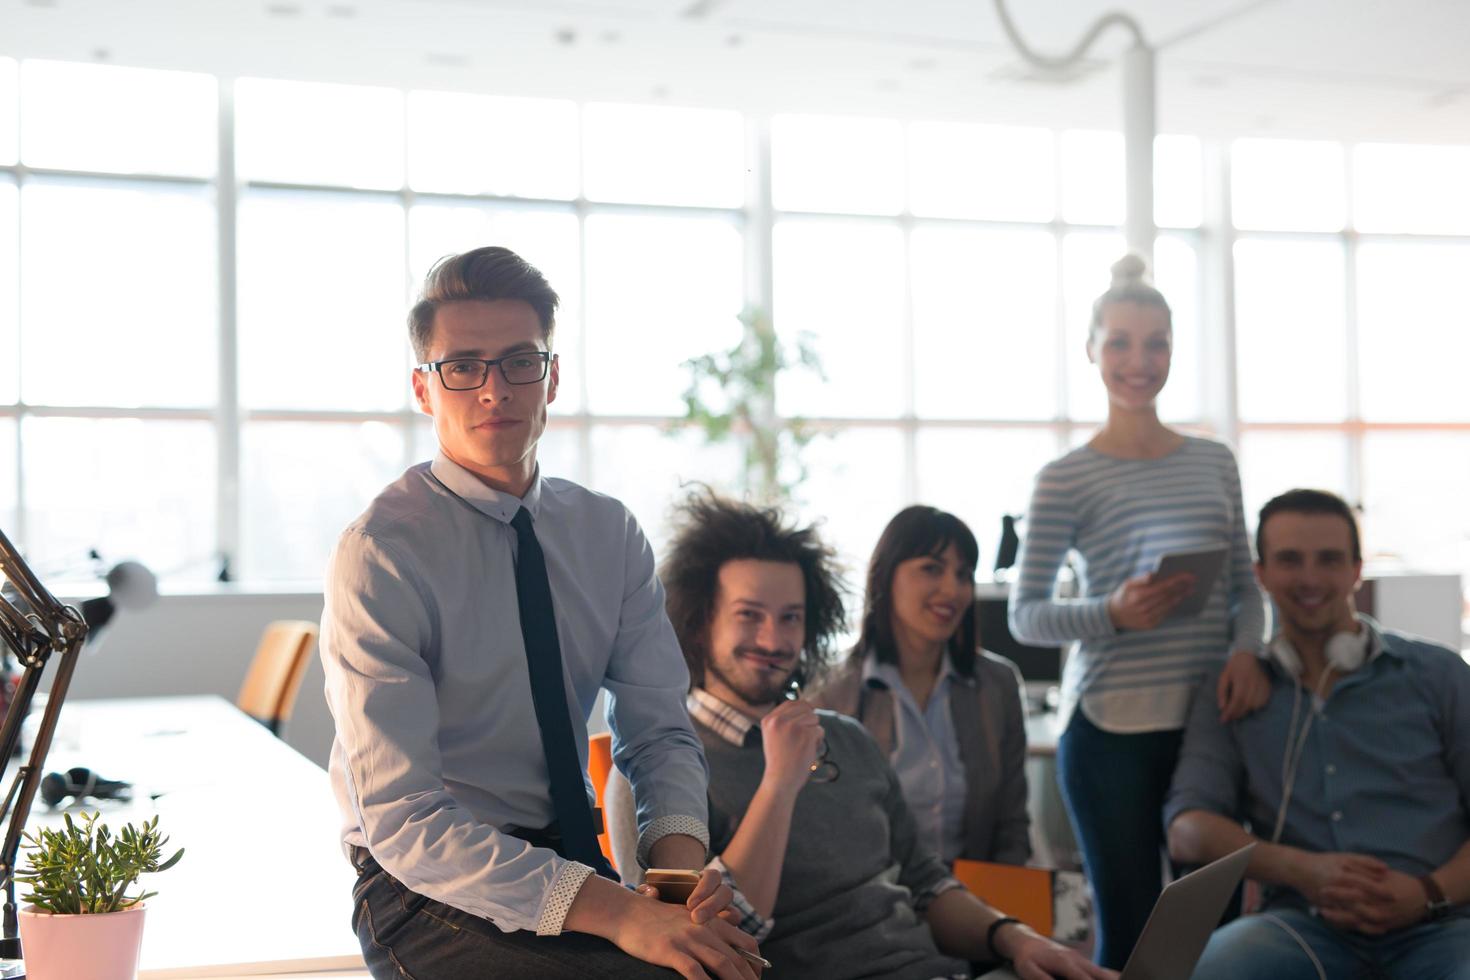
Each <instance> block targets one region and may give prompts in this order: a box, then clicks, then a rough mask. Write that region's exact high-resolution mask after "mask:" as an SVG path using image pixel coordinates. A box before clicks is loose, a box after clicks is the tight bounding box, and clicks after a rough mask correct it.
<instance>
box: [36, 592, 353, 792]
mask: <svg viewBox="0 0 1470 980" xmlns="http://www.w3.org/2000/svg"><path fill="white" fill-rule="evenodd" d="M321 615H322V597H321V595H320V594H319V593H281V592H250V591H241V590H236V589H234V588H228V587H221V590H220V591H219V592H217V593H213V594H203V595H199V594H195V595H164V596H160V597H159V599H158V601H157V602H156V603H154V604H153V605H152V606H150V607H148V608H147V609H145V610H142V611H140V612H131V613H127V612H124V613H119V614H118V615H117V616H116V617H115V618H114V619H113V621H112V623H111V624H109V625H108V626H107V627H106V628H105V629H104V630H102V631H101V632H100V633H98V634H97V639H96V642H95V643H89V645H88V646H87V648H86V649H85V650H84V651H83V653H82V658H81V661H80V662H79V663H78V664H77V670H76V674H75V675H74V676H73V678H72V684H71V691H70V692H69V693H68V694H67V700H68V701H72V700H81V699H87V698H122V697H142V696H145V695H168V694H218V695H220V696H222V697H225V698H228V699H229V700H230V701H232V702H233V701H234V700H235V695H236V694H237V693H238V692H239V690H240V682H241V681H243V680H244V679H245V671H246V670H247V669H248V668H249V666H250V659H251V657H253V656H254V655H255V646H256V644H257V643H258V642H259V641H260V634H261V632H262V631H263V630H264V629H265V626H266V624H267V623H269V622H270V621H272V620H275V619H309V620H312V621H319V620H320V619H321ZM55 669H56V666H55V664H53V665H52V666H51V667H49V668H48V669H47V672H46V677H47V681H48V684H49V680H50V678H51V676H52V675H53V674H54V672H55ZM322 683H323V682H322V668H321V661H320V660H319V659H318V658H317V656H316V655H315V653H313V655H312V658H311V662H310V664H308V666H307V669H306V679H305V680H304V681H303V682H302V685H301V695H300V697H299V698H298V699H297V701H296V710H295V713H294V714H292V716H291V720H290V721H288V722H287V723H286V726H285V729H284V731H283V733H282V734H283V735H284V737H285V740H286V742H287V744H289V745H290V746H291V747H292V748H294V749H296V750H297V751H299V752H300V753H301V754H303V755H305V756H306V757H307V758H308V759H311V760H312V761H313V762H315V763H317V764H318V765H320V766H323V767H325V766H326V764H327V754H328V752H329V751H330V750H331V746H332V719H331V716H330V715H329V714H328V713H327V702H326V699H325V697H324V696H323V694H322Z"/></svg>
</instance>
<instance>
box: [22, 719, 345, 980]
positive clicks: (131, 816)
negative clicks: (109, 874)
mask: <svg viewBox="0 0 1470 980" xmlns="http://www.w3.org/2000/svg"><path fill="white" fill-rule="evenodd" d="M34 722H35V718H34V717H33V718H32V719H31V721H30V722H28V724H34ZM69 766H86V767H88V768H90V769H92V770H93V771H95V772H97V773H100V774H101V775H102V776H104V777H106V778H108V779H125V780H128V781H129V782H131V783H132V784H133V787H134V793H135V795H134V801H133V802H132V803H128V804H122V803H116V802H106V801H103V802H101V803H92V804H89V805H88V806H87V807H85V808H84V809H86V810H92V809H97V810H100V811H101V812H102V814H103V820H105V821H106V822H107V823H108V824H109V825H111V826H112V827H113V828H114V829H116V828H117V827H119V826H121V825H122V824H123V823H127V822H129V821H132V822H137V821H140V820H145V819H148V818H149V817H151V816H152V815H154V814H155V813H156V814H158V815H159V827H160V829H161V830H163V831H164V832H165V833H167V834H168V835H169V836H170V838H171V841H170V844H169V853H172V849H173V848H175V847H183V848H184V849H185V853H184V858H183V860H182V861H180V862H179V864H178V865H177V866H175V867H174V868H172V869H171V870H169V871H167V872H165V873H163V874H161V875H158V876H156V877H152V878H151V880H150V879H149V878H145V880H144V882H143V884H144V885H145V886H146V887H148V888H149V889H157V891H158V895H157V896H155V897H154V898H151V899H149V900H148V916H147V923H146V925H145V927H144V933H143V951H142V962H141V964H140V969H139V977H140V978H141V980H179V978H184V977H240V976H269V975H280V974H289V973H295V974H307V973H313V972H317V973H330V972H334V971H340V970H347V969H352V968H356V969H358V970H361V969H362V968H363V961H362V953H361V951H360V950H359V949H358V945H357V939H356V937H355V936H354V935H353V932H352V928H351V913H352V901H351V889H352V882H353V879H354V877H355V872H354V871H353V869H352V866H351V865H350V864H349V863H348V862H347V859H346V858H345V857H343V855H342V851H341V847H340V845H339V843H338V834H339V817H338V815H337V808H336V804H335V803H334V801H333V799H332V795H331V790H330V788H329V785H328V781H327V774H326V773H325V772H323V771H322V770H321V769H319V768H317V767H316V766H315V765H313V764H312V763H311V762H310V761H308V760H307V759H306V757H304V756H302V755H300V754H298V753H297V752H296V751H295V750H293V749H291V748H290V747H289V746H287V745H286V743H284V742H282V741H280V740H279V739H277V738H275V737H274V736H272V735H271V734H270V732H268V731H266V730H265V728H263V727H262V726H261V725H259V724H258V723H256V722H255V721H253V720H251V719H250V718H248V717H246V716H245V715H244V714H242V713H241V712H239V711H238V710H236V708H235V707H234V705H232V704H230V703H229V702H228V701H225V700H224V699H222V698H216V697H182V698H138V699H121V700H103V701H70V702H68V703H67V704H66V705H65V706H64V707H63V708H62V712H61V718H60V722H59V724H58V726H57V732H56V737H55V740H54V741H53V743H52V746H51V752H50V755H49V757H48V758H47V760H46V770H47V771H48V772H50V771H55V770H59V769H65V768H67V767H69ZM13 772H14V768H13V766H12V767H11V768H10V769H8V770H7V774H9V773H13ZM153 795H157V798H156V799H151V798H150V797H151V796H153ZM60 820H61V815H60V813H58V812H54V811H50V810H49V809H48V808H47V807H46V806H45V805H44V804H43V803H42V802H41V800H40V799H39V798H38V799H37V800H36V805H35V808H34V809H33V810H32V813H31V820H30V824H31V826H32V827H33V828H34V827H36V826H38V825H42V824H45V825H51V824H55V823H59V822H60ZM21 865H22V866H24V865H25V861H24V859H22V861H21ZM18 891H19V895H20V897H21V898H22V899H23V898H24V895H25V892H26V888H25V886H24V885H21V886H19V888H18Z"/></svg>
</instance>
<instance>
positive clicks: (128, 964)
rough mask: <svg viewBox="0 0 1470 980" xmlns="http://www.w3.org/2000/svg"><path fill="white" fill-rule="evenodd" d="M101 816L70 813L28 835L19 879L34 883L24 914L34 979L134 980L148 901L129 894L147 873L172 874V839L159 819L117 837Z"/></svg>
mask: <svg viewBox="0 0 1470 980" xmlns="http://www.w3.org/2000/svg"><path fill="white" fill-rule="evenodd" d="M98 817H99V814H97V813H91V814H84V815H83V816H82V817H81V819H80V820H73V819H72V817H71V814H66V815H65V825H64V826H63V827H61V828H42V829H41V830H40V831H39V832H38V833H37V834H35V835H34V836H33V835H31V834H30V833H27V834H25V835H24V838H25V842H26V848H27V852H26V856H27V858H28V859H29V865H30V866H29V868H28V869H27V870H26V871H25V872H24V873H21V874H17V875H16V876H15V880H16V881H19V882H22V883H24V884H27V885H30V886H31V893H30V895H29V898H28V900H29V904H28V905H27V906H25V907H24V908H22V909H21V910H20V941H21V950H22V953H23V955H24V957H25V964H26V975H27V977H29V978H30V980H76V978H79V977H87V978H89V980H133V978H134V976H135V975H136V974H137V972H138V949H139V947H140V946H141V945H142V942H143V911H144V910H143V901H144V899H147V898H151V897H152V896H153V895H155V894H157V893H156V892H140V893H138V894H131V895H130V894H128V889H130V888H132V887H133V886H134V885H136V884H137V882H138V878H139V876H140V875H143V874H152V873H155V872H158V871H166V870H168V869H169V868H171V867H173V866H174V865H175V864H177V863H178V861H179V858H181V857H183V856H184V851H183V849H182V848H180V849H179V850H178V851H176V852H175V853H174V855H173V857H171V858H169V859H168V860H166V861H165V860H163V847H164V845H165V844H167V843H168V838H167V837H164V836H162V835H161V834H160V833H159V832H158V818H157V817H154V818H153V819H152V820H149V821H147V822H145V823H144V824H143V825H142V826H141V827H138V826H134V825H133V824H128V825H127V826H125V827H123V828H122V830H121V831H119V832H118V833H117V835H116V836H113V834H112V832H111V831H110V830H108V828H107V825H106V824H100V823H98V822H97V818H98Z"/></svg>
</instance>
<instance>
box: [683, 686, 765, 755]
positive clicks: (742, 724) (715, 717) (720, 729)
mask: <svg viewBox="0 0 1470 980" xmlns="http://www.w3.org/2000/svg"><path fill="white" fill-rule="evenodd" d="M684 706H685V707H686V708H688V709H689V717H690V718H693V719H694V720H695V721H697V722H699V723H700V724H701V725H703V726H704V727H705V728H708V729H709V730H711V731H712V732H714V733H715V734H716V735H718V736H720V738H722V739H724V740H725V741H727V742H729V743H730V744H731V745H736V746H740V747H741V748H744V747H745V746H747V745H749V744H751V741H752V739H753V738H759V737H760V730H761V729H760V724H759V722H756V721H754V720H753V719H751V717H750V716H749V715H747V714H745V713H744V712H743V711H740V710H739V709H737V708H735V707H733V706H731V705H728V704H726V703H725V702H724V701H721V700H720V699H719V698H717V697H715V696H714V695H713V694H711V693H710V692H708V691H706V690H705V689H704V688H702V687H696V688H694V689H693V690H692V691H690V692H689V695H688V697H686V698H685V699H684Z"/></svg>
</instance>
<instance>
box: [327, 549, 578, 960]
mask: <svg viewBox="0 0 1470 980" xmlns="http://www.w3.org/2000/svg"><path fill="white" fill-rule="evenodd" d="M325 599H326V603H325V610H324V613H323V617H322V634H321V658H322V664H323V667H324V669H325V673H326V694H327V704H328V706H329V707H330V709H331V712H332V716H333V718H334V720H335V722H336V726H337V741H336V744H335V745H334V747H333V756H334V758H333V768H334V770H336V771H334V773H333V775H334V778H336V779H340V780H342V781H343V783H344V784H345V790H346V798H347V800H348V801H349V803H350V806H351V808H352V809H353V811H354V814H355V816H356V819H357V822H358V827H359V828H360V829H361V833H362V835H363V837H364V838H365V840H366V845H367V848H368V850H369V851H370V852H371V853H372V855H373V857H374V858H375V859H376V860H377V861H378V863H379V864H380V865H382V867H383V869H384V870H385V871H387V872H388V873H389V874H391V875H392V876H393V877H395V878H397V879H398V880H399V881H401V882H403V884H404V885H406V886H407V887H408V888H410V889H412V890H413V891H415V892H417V893H419V894H421V895H425V896H427V897H429V898H431V899H434V900H435V901H439V902H443V903H445V904H447V905H452V906H454V907H455V908H458V909H462V910H463V911H465V912H468V913H470V914H472V915H478V916H482V917H484V918H487V919H490V920H492V921H493V922H494V923H495V924H496V925H497V926H499V927H500V928H501V929H503V930H505V931H507V932H511V931H515V930H520V929H526V930H535V931H537V932H540V933H542V934H555V933H557V932H560V931H561V925H562V920H563V919H564V918H565V916H566V910H567V909H568V908H570V906H571V901H572V899H573V898H574V897H575V895H576V891H577V889H579V888H580V887H581V883H582V882H583V881H584V880H585V879H586V877H587V874H588V873H590V871H591V869H589V868H587V867H586V866H585V865H579V864H576V863H574V862H569V861H566V860H565V859H563V858H561V857H560V856H558V855H557V854H556V853H555V852H554V851H551V850H549V849H546V848H539V847H532V846H531V845H530V844H527V843H526V842H525V841H522V840H520V839H519V838H516V837H513V836H511V835H509V834H504V833H501V832H500V831H499V830H497V829H496V828H495V827H493V826H491V825H489V824H486V823H484V822H483V821H480V820H477V819H476V818H475V817H474V815H473V814H471V813H470V812H469V811H468V810H467V809H465V808H464V807H463V806H461V805H460V803H459V802H458V801H457V800H456V799H455V797H454V796H453V795H452V794H451V793H449V792H448V791H447V790H446V788H445V784H444V778H443V775H442V772H443V769H442V765H441V759H440V754H439V748H438V735H439V725H440V718H439V709H438V701H437V698H436V695H435V686H434V680H433V677H432V675H431V673H430V667H429V664H428V662H427V661H426V660H425V658H424V656H423V654H422V653H421V651H423V650H427V649H430V648H431V647H432V643H433V638H434V635H435V633H436V630H437V628H438V627H437V623H436V622H435V612H434V604H433V603H432V601H431V600H430V597H429V593H428V589H427V588H426V587H425V586H424V585H423V583H422V580H421V579H420V577H419V576H418V575H416V573H415V569H414V567H413V565H412V563H411V562H410V561H408V560H406V559H405V558H403V557H402V556H400V555H398V554H395V552H394V550H393V548H392V547H391V546H390V545H389V544H387V543H386V542H383V541H381V540H378V539H376V538H374V537H373V536H372V535H370V534H368V533H366V532H364V531H362V530H360V529H351V530H349V531H348V532H347V533H346V534H344V535H343V537H342V539H341V540H340V541H339V543H338V546H337V549H336V551H335V553H334V555H333V558H332V562H331V565H330V568H329V571H328V576H327V590H326V596H325Z"/></svg>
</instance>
